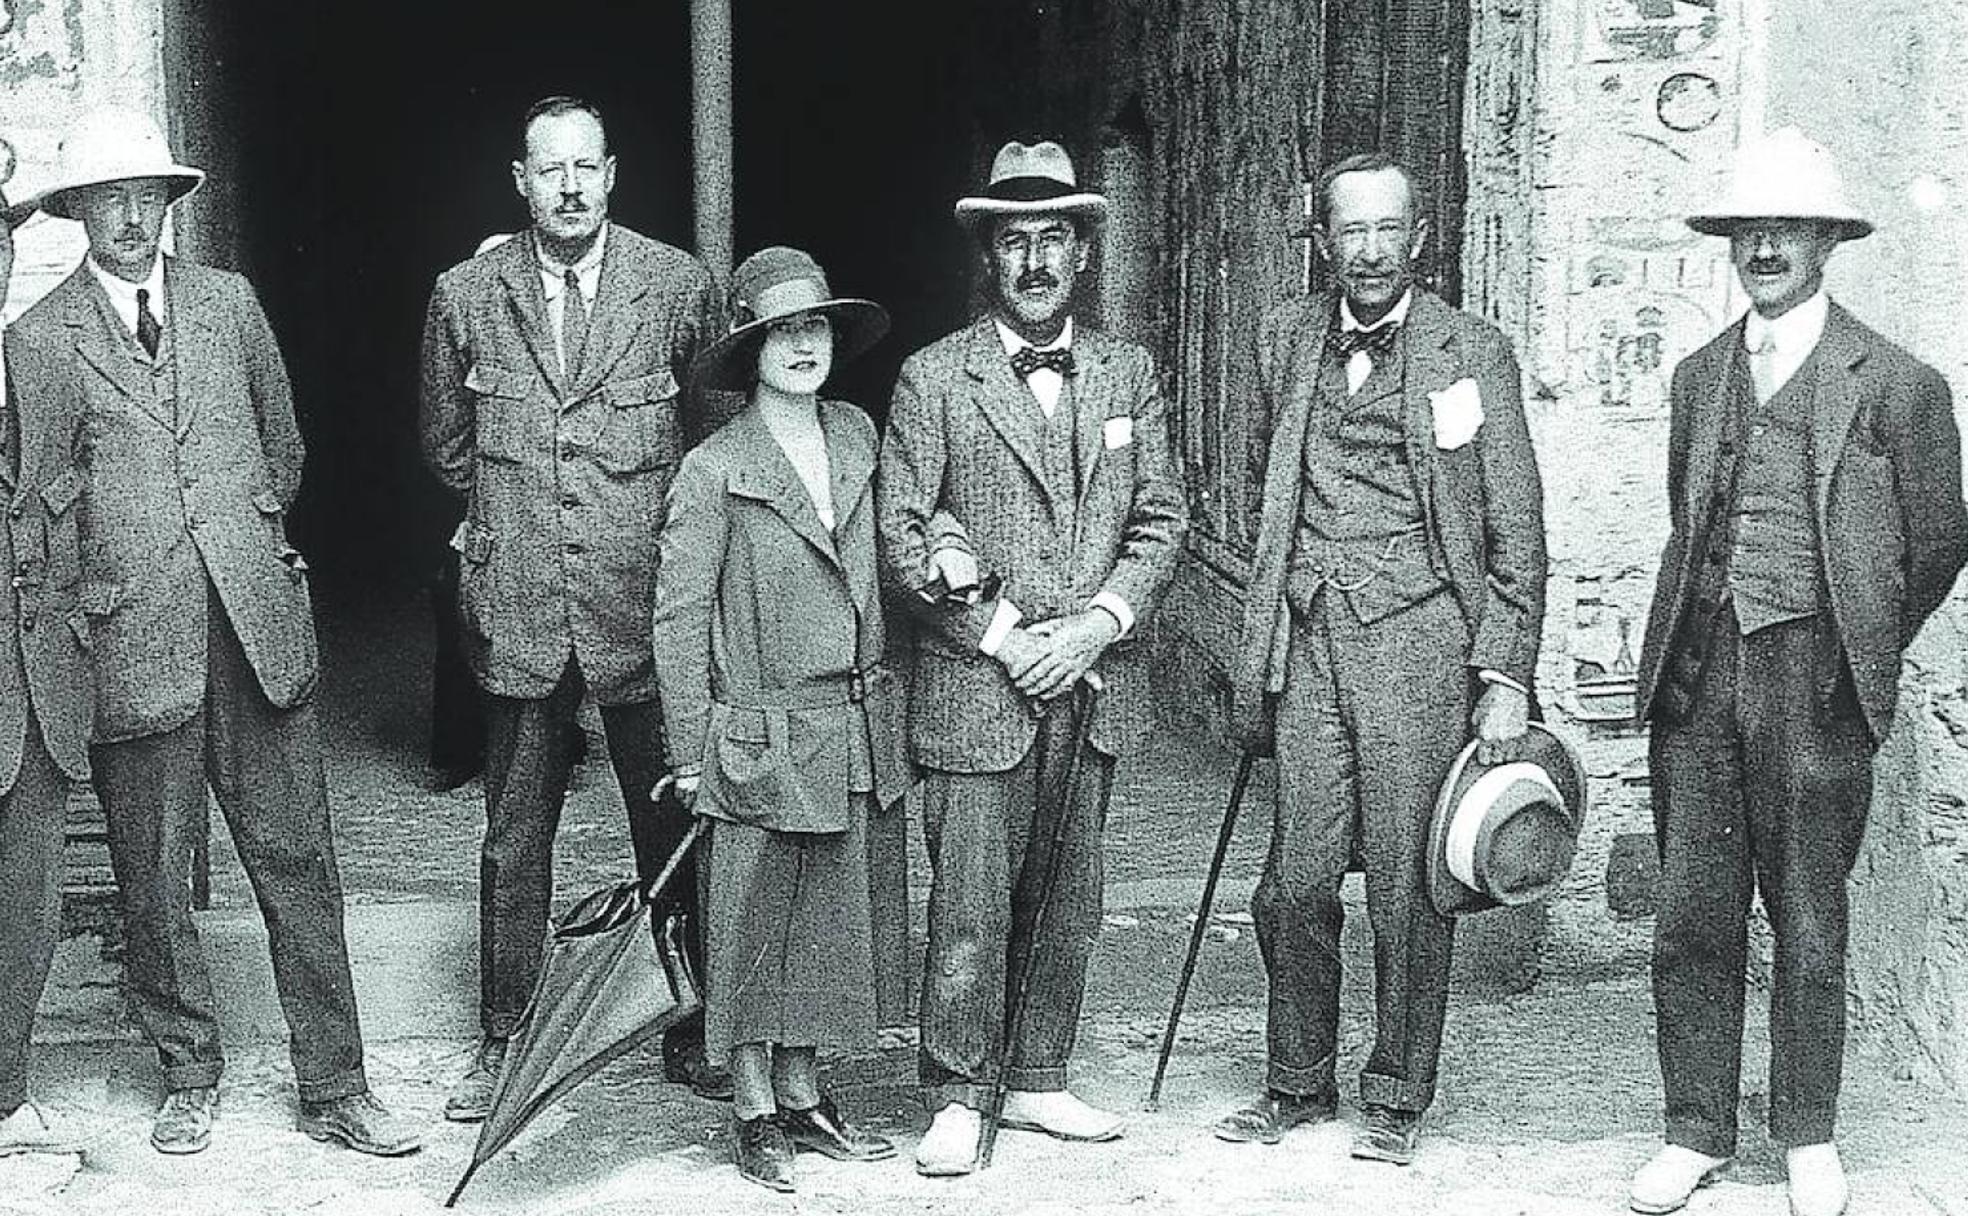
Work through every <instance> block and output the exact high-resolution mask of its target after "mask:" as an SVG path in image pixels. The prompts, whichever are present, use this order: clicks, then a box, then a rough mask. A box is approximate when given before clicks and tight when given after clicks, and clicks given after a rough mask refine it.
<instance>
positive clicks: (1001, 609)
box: [977, 599, 1025, 659]
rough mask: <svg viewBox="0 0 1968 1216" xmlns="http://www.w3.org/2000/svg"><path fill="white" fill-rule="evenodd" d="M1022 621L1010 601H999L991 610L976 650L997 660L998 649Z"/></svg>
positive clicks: (1022, 618) (1022, 616) (1020, 614)
mask: <svg viewBox="0 0 1968 1216" xmlns="http://www.w3.org/2000/svg"><path fill="white" fill-rule="evenodd" d="M1024 619H1025V617H1024V615H1023V614H1022V613H1020V612H1019V611H1018V607H1017V605H1015V604H1013V603H1012V602H1011V601H1010V600H1007V599H1000V600H999V601H998V606H997V607H996V608H994V609H992V610H991V623H990V624H989V625H988V626H986V627H985V629H984V639H983V640H982V641H980V642H978V643H977V648H978V649H979V650H981V651H983V652H984V653H985V654H986V655H988V656H990V657H991V658H994V659H995V658H997V657H998V647H1000V646H1002V645H1004V640H1005V639H1006V638H1008V637H1010V636H1011V631H1012V630H1013V629H1016V628H1017V627H1018V622H1020V621H1022V620H1024Z"/></svg>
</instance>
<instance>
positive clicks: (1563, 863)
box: [1428, 722, 1586, 916]
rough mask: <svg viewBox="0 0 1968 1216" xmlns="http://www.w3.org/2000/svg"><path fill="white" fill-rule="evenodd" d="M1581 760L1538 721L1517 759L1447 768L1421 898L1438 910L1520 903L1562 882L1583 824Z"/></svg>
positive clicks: (1468, 760)
mask: <svg viewBox="0 0 1968 1216" xmlns="http://www.w3.org/2000/svg"><path fill="white" fill-rule="evenodd" d="M1585 794H1586V778H1585V765H1584V764H1583V763H1582V762H1581V761H1580V760H1579V756H1578V753H1577V752H1576V751H1574V750H1572V746H1571V744H1569V743H1567V742H1565V741H1564V740H1563V739H1561V738H1559V737H1558V736H1557V735H1556V734H1554V733H1552V731H1551V729H1550V728H1549V727H1547V726H1545V725H1544V723H1542V722H1533V723H1531V724H1530V730H1529V732H1528V733H1527V734H1526V735H1525V736H1524V739H1523V743H1522V746H1521V748H1520V754H1519V757H1518V758H1517V759H1515V760H1508V761H1505V762H1504V763H1502V764H1485V763H1483V762H1482V761H1481V760H1479V759H1477V758H1476V744H1475V743H1474V742H1471V743H1470V744H1469V745H1468V746H1467V747H1465V748H1463V749H1462V754H1461V755H1459V756H1457V757H1456V761H1455V764H1454V765H1452V766H1450V768H1449V775H1448V777H1447V779H1445V780H1444V781H1443V782H1442V792H1441V794H1440V795H1439V796H1438V797H1437V798H1436V800H1435V814H1434V817H1433V819H1432V820H1431V821H1430V822H1429V825H1428V897H1429V899H1430V900H1431V901H1432V902H1433V903H1434V905H1435V910H1436V911H1438V912H1440V913H1442V914H1443V915H1444V916H1455V915H1460V914H1462V913H1465V912H1480V911H1483V910H1484V909H1486V908H1494V907H1498V906H1510V905H1516V904H1526V903H1530V902H1532V901H1533V900H1538V899H1542V898H1544V897H1545V896H1546V895H1549V894H1551V892H1552V891H1554V890H1556V889H1557V887H1558V884H1560V883H1561V882H1563V881H1564V880H1565V875H1566V873H1567V872H1569V871H1570V869H1571V865H1572V854H1573V852H1574V851H1575V850H1576V849H1577V846H1578V834H1579V828H1580V826H1581V825H1582V824H1583V823H1584V822H1585Z"/></svg>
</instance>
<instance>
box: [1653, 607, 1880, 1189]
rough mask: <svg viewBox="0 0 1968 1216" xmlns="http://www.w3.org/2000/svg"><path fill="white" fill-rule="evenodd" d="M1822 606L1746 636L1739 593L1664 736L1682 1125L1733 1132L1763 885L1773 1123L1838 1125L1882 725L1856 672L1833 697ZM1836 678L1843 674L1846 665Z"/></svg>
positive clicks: (1664, 820)
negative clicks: (1852, 909) (1848, 940)
mask: <svg viewBox="0 0 1968 1216" xmlns="http://www.w3.org/2000/svg"><path fill="white" fill-rule="evenodd" d="M1829 628H1830V622H1829V621H1828V620H1825V619H1824V618H1822V617H1816V618H1811V619H1807V620H1802V621H1792V622H1788V623H1786V624H1781V625H1774V626H1771V627H1770V628H1767V629H1763V630H1759V631H1758V632H1756V633H1755V634H1752V635H1751V636H1749V637H1747V638H1745V637H1742V636H1741V634H1740V632H1739V630H1738V627H1737V624H1736V618H1735V613H1734V612H1733V611H1730V610H1728V609H1726V608H1725V609H1724V610H1723V611H1722V612H1720V613H1718V614H1717V619H1716V620H1715V622H1714V626H1713V628H1712V629H1711V631H1710V635H1709V638H1708V640H1707V647H1708V652H1709V659H1708V670H1707V672H1706V673H1705V674H1704V675H1703V676H1702V678H1701V683H1700V686H1699V687H1698V689H1697V690H1696V693H1695V700H1694V704H1693V707H1692V709H1691V710H1690V712H1689V713H1688V715H1687V718H1686V720H1685V721H1681V722H1677V723H1673V724H1659V725H1657V726H1656V727H1655V730H1654V735H1653V741H1652V744H1651V747H1650V752H1649V757H1648V759H1649V764H1650V768H1651V771H1652V777H1653V796H1654V834H1655V839H1656V842H1657V843H1658V845H1659V847H1660V857H1661V888H1660V911H1659V912H1658V913H1657V915H1656V918H1655V922H1654V1008H1655V1013H1656V1016H1657V1017H1658V1019H1659V1029H1660V1033H1659V1039H1658V1041H1659V1050H1660V1065H1661V1080H1662V1082H1663V1085H1664V1087H1665V1089H1666V1092H1667V1139H1668V1142H1669V1143H1672V1144H1679V1145H1683V1146H1685V1147H1688V1148H1691V1149H1694V1150H1695V1151H1697V1152H1702V1153H1707V1154H1709V1155H1711V1156H1717V1157H1721V1156H1728V1155H1730V1154H1732V1153H1734V1152H1735V1149H1736V1108H1737V1104H1738V1101H1739V1097H1738V1083H1739V1081H1740V1075H1741V1071H1742V1033H1743V1002H1744V993H1743V988H1744V974H1743V968H1744V964H1745V962H1746V955H1747V938H1748V928H1747V926H1748V916H1749V902H1750V894H1751V892H1752V891H1753V890H1759V889H1760V890H1761V891H1762V893H1763V906H1764V908H1765V909H1766V910H1767V911H1768V913H1769V916H1770V927H1771V929H1772V930H1773V932H1774V934H1775V937H1776V974H1775V977H1774V984H1773V987H1772V990H1771V993H1770V1136H1771V1138H1772V1139H1774V1140H1776V1141H1777V1142H1779V1143H1781V1144H1785V1145H1798V1144H1817V1143H1821V1142H1823V1141H1827V1140H1830V1139H1831V1136H1832V1124H1833V1122H1834V1121H1835V1119H1836V1115H1837V1108H1838V1086H1839V1078H1840V1073H1841V1069H1842V1065H1843V1062H1844V1055H1845V934H1846V897H1845V879H1846V876H1847V875H1849V874H1850V873H1851V871H1852V865H1853V863H1854V862H1855V861H1856V860H1857V858H1858V852H1859V843H1860V840H1861V839H1862V838H1863V836H1864V834H1865V818H1866V809H1867V802H1868V800H1869V798H1870V795H1871V790H1872V741H1871V737H1870V734H1869V733H1868V731H1867V729H1866V724H1865V721H1864V719H1863V717H1862V716H1861V714H1860V710H1859V706H1858V704H1857V701H1856V699H1855V698H1853V697H1852V696H1850V695H1849V691H1850V686H1849V684H1845V685H1844V691H1843V693H1842V694H1840V695H1835V696H1832V697H1829V698H1827V697H1825V696H1824V695H1822V688H1821V686H1823V685H1829V684H1832V683H1833V682H1831V681H1826V680H1823V679H1821V676H1822V675H1823V673H1824V664H1825V659H1826V656H1827V652H1828V651H1831V652H1832V653H1835V648H1830V647H1827V646H1826V644H1825V643H1826V639H1825V637H1823V636H1821V634H1820V630H1821V629H1829ZM1838 683H1843V682H1842V681H1841V682H1838Z"/></svg>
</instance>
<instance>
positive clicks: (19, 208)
mask: <svg viewBox="0 0 1968 1216" xmlns="http://www.w3.org/2000/svg"><path fill="white" fill-rule="evenodd" d="M38 209H39V205H38V204H36V203H35V201H34V200H33V199H31V198H30V199H25V200H23V201H21V202H18V203H10V202H8V201H7V188H6V187H5V186H0V220H5V221H6V223H7V227H9V228H18V227H20V226H21V225H22V224H25V223H26V222H27V218H28V217H29V216H31V215H33V214H34V213H35V211H36V210H38Z"/></svg>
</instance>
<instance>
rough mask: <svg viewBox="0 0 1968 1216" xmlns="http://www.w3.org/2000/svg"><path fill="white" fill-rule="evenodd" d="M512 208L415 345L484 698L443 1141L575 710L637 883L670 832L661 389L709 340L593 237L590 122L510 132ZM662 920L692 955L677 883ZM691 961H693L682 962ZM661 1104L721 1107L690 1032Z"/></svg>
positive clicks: (670, 445) (691, 1028)
mask: <svg viewBox="0 0 1968 1216" xmlns="http://www.w3.org/2000/svg"><path fill="white" fill-rule="evenodd" d="M519 142H520V147H519V155H518V157H517V159H515V160H514V161H513V162H512V180H513V188H514V190H515V191H516V192H517V193H518V194H519V196H520V198H522V199H524V200H525V202H526V205H527V208H528V210H529V211H530V213H531V216H532V225H531V227H530V228H528V229H527V230H526V231H525V232H523V233H521V234H520V235H519V236H517V237H515V238H514V239H512V240H510V241H506V242H504V243H503V244H500V245H497V246H495V247H493V248H489V249H486V250H485V251H483V252H481V253H479V254H478V255H477V256H475V257H472V258H470V259H468V260H467V261H464V262H462V263H460V264H458V265H457V266H454V267H452V268H451V269H450V270H448V271H446V272H445V273H444V274H443V275H441V276H440V277H439V278H438V280H437V285H436V287H435V289H434V290H433V291H432V293H431V299H430V309H429V313H428V316H427V320H426V322H425V327H424V343H423V391H422V416H421V420H420V422H421V428H422V435H423V451H424V458H425V460H426V461H427V462H428V463H429V465H430V467H431V469H432V470H433V471H434V472H435V473H436V475H437V478H438V480H439V481H441V482H442V483H443V484H444V485H445V486H447V487H449V488H450V489H451V491H452V492H454V493H455V494H457V495H459V496H460V498H461V499H462V500H463V502H464V520H463V522H462V523H461V524H460V525H459V527H458V530H457V533H456V535H455V536H454V538H453V541H452V544H453V547H454V548H456V549H457V550H458V553H459V556H460V558H461V559H462V564H461V570H460V574H459V587H458V601H459V616H460V619H461V621H462V625H463V633H464V644H465V650H466V657H467V659H468V660H469V662H470V665H471V669H472V674H473V676H474V677H475V678H476V679H477V681H478V683H479V686H480V687H482V688H483V689H484V690H485V692H486V694H487V704H486V742H485V749H486V750H485V769H484V780H485V820H486V824H485V841H484V847H483V849H482V851H481V853H480V855H479V986H480V987H479V993H480V995H479V1020H480V1031H481V1037H480V1042H479V1045H478V1049H477V1052H476V1054H475V1056H474V1058H473V1062H472V1064H471V1066H470V1067H469V1068H468V1069H467V1071H466V1072H465V1075H464V1077H463V1078H462V1079H461V1080H460V1081H459V1083H458V1085H457V1086H456V1088H454V1089H453V1091H452V1093H451V1096H450V1100H449V1101H448V1102H447V1103H446V1104H445V1111H444V1113H445V1117H446V1118H449V1119H454V1120H459V1121H473V1120H478V1119H483V1118H484V1117H485V1114H486V1111H487V1109H488V1108H489V1106H490V1104H491V1100H492V1090H493V1086H494V1084H495V1083H496V1082H497V1079H498V1074H499V1067H500V1064H501V1062H502V1061H503V1060H504V1058H505V1051H506V1044H507V1040H508V1039H509V1037H510V1036H511V1035H512V1033H513V1031H514V1030H515V1029H516V1028H517V1027H518V1025H519V1021H520V1015H521V1014H522V1013H524V1012H525V1009H526V1004H527V1001H528V999H529V998H530V997H531V996H532V994H533V985H534V981H535V980H536V979H537V978H538V977H539V974H540V966H541V959H542V952H543V947H544V942H545V932H546V928H547V916H548V905H549V902H550V900H551V897H552V895H553V844H554V834H555V832H556V831H557V829H558V827H559V823H560V813H561V808H562V805H563V804H564V802H565V800H566V796H567V781H568V776H569V772H570V769H571V767H572V761H573V756H572V749H571V744H570V738H571V735H570V729H569V728H570V726H571V725H572V724H573V723H574V721H575V715H576V712H577V711H578V709H579V707H580V703H581V698H582V695H583V692H584V691H586V692H588V693H592V694H593V696H594V698H595V700H596V701H597V702H598V703H599V704H600V707H601V720H602V726H603V729H604V731H605V732H606V734H607V738H608V752H609V758H610V760H611V762H612V763H613V765H614V769H615V775H616V779H617V781H618V782H619V783H620V786H621V790H622V798H623V801H624V802H625V803H626V804H627V807H628V816H629V830H630V835H631V838H632V841H633V845H634V849H635V856H636V863H637V866H638V869H639V870H640V871H641V872H642V873H643V874H644V876H645V877H649V878H653V877H654V876H655V875H656V874H657V873H658V872H659V871H660V870H661V868H662V865H663V862H664V861H665V860H666V859H667V858H668V857H669V855H670V853H671V851H672V850H673V849H675V848H676V846H677V845H678V844H679V843H680V842H681V841H682V839H683V836H684V833H685V832H686V831H687V830H688V828H689V815H688V814H687V813H686V812H685V811H684V809H683V807H682V806H681V804H679V803H677V802H676V801H675V799H674V798H673V797H669V798H666V799H665V800H664V801H663V802H661V803H657V802H652V801H651V790H652V789H653V788H654V787H655V786H656V784H657V782H658V781H659V780H660V779H661V778H662V776H663V774H664V763H663V725H662V714H661V712H660V710H659V708H658V703H657V685H656V672H655V667H654V660H653V656H652V653H651V645H652V642H651V633H650V613H651V609H652V607H653V604H654V594H655V591H654V588H655V577H656V561H657V547H656V542H657V532H658V529H659V527H660V525H661V522H662V519H663V499H664V494H665V492H666V491H667V490H668V488H669V484H670V478H671V476H672V475H673V474H674V473H675V471H676V467H677V460H678V458H679V457H680V456H681V455H682V449H683V446H684V443H683V437H684V427H685V422H686V420H685V419H684V418H683V417H682V416H681V403H682V401H683V399H684V398H683V397H682V395H681V394H680V388H679V386H680V385H681V383H682V381H683V380H684V378H685V376H686V375H687V373H688V371H689V368H690V363H691V360H692V359H693V358H694V357H695V356H696V354H697V352H698V350H699V348H700V347H701V346H702V345H705V344H706V343H707V342H708V341H709V339H710V338H711V337H712V336H713V335H714V334H715V333H716V332H717V330H716V317H717V299H716V294H715V291H714V289H713V286H712V282H711V276H710V272H709V271H707V270H706V269H705V268H704V265H703V264H702V263H701V262H699V261H698V260H697V259H696V258H694V257H692V256H690V255H689V254H687V253H685V252H684V251H682V250H680V249H676V248H672V247H671V246H669V245H665V244H662V243H660V242H658V241H654V240H651V239H649V238H648V237H645V236H643V235H641V234H640V233H637V232H633V231H631V230H629V229H628V228H625V227H622V226H621V225H619V224H614V223H611V222H609V219H608V198H609V194H610V192H611V191H612V190H613V188H614V185H615V157H614V156H613V155H612V154H610V152H609V150H608V137H607V132H606V130H605V128H604V127H603V125H602V117H601V113H600V111H598V110H597V109H596V108H595V107H594V106H593V105H592V104H590V103H589V102H586V101H583V100H581V99H579V98H573V97H549V98H546V99H544V100H541V101H539V102H536V103H535V104H534V105H533V106H532V107H531V108H530V109H529V110H528V111H527V113H526V116H525V118H524V119H523V120H522V122H521V124H520V141H519ZM668 891H669V892H670V893H671V894H670V896H669V898H671V899H674V900H675V901H677V903H679V904H680V905H681V907H682V908H683V910H684V911H685V912H686V913H687V915H688V919H689V921H690V922H691V924H692V925H693V929H692V932H691V934H690V936H691V937H692V938H693V939H697V938H698V935H699V934H700V933H701V926H699V925H697V924H696V922H697V919H698V918H697V895H696V892H697V882H696V879H695V871H694V869H684V870H682V871H680V872H679V873H678V875H677V876H676V879H675V880H674V881H673V882H672V883H671V884H670V886H669V888H668ZM693 952H694V951H693ZM664 1062H665V1069H666V1072H667V1074H668V1075H669V1077H670V1078H671V1079H672V1080H676V1081H683V1082H688V1083H689V1084H690V1085H691V1086H692V1088H694V1089H696V1090H697V1091H698V1092H699V1093H702V1094H706V1095H708V1096H716V1097H729V1096H730V1080H729V1077H728V1076H727V1075H724V1074H723V1072H722V1070H713V1069H710V1068H709V1067H708V1065H707V1064H706V1063H705V1060H704V1051H703V1022H702V1020H701V1019H694V1020H693V1021H691V1022H690V1023H688V1024H686V1025H684V1026H680V1027H676V1028H673V1029H672V1030H671V1031H670V1033H669V1034H668V1035H667V1036H666V1037H665V1040H664Z"/></svg>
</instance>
